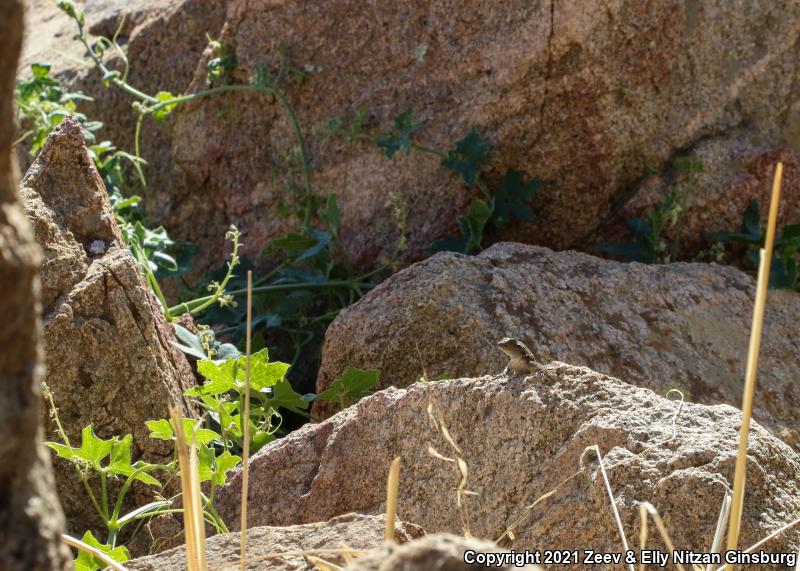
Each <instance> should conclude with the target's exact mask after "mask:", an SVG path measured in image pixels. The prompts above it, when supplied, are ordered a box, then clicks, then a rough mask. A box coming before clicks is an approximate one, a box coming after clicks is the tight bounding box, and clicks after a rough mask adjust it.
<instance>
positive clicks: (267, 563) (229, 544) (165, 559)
mask: <svg viewBox="0 0 800 571" xmlns="http://www.w3.org/2000/svg"><path fill="white" fill-rule="evenodd" d="M385 528H386V518H385V517H384V516H365V515H358V514H347V515H342V516H339V517H336V518H333V519H331V520H330V521H326V522H320V523H311V524H307V525H294V526H289V527H254V528H250V529H248V531H247V555H248V565H247V569H249V570H251V571H259V570H265V571H266V570H268V569H269V570H270V571H313V570H314V569H317V566H315V565H314V564H313V563H311V562H310V561H309V560H308V559H306V557H305V554H307V555H312V556H316V557H319V558H320V559H323V560H325V561H329V562H331V563H334V564H339V565H341V564H342V563H343V561H344V560H343V558H342V556H341V554H339V553H336V550H341V549H343V548H345V549H346V548H350V549H353V550H355V551H362V550H367V549H372V548H373V547H376V546H378V545H380V544H381V542H382V541H383V533H384V529H385ZM422 533H423V532H422V530H421V529H420V528H419V527H418V526H415V525H413V524H408V523H404V522H396V523H395V537H396V539H397V541H399V542H401V543H405V542H408V541H410V540H412V539H414V538H416V537H419V536H421V535H422ZM240 540H241V537H240V534H239V533H228V534H223V535H215V536H214V537H211V538H209V539H208V540H207V542H206V556H207V558H208V564H209V566H210V567H211V568H214V569H220V570H230V571H233V570H235V569H239V563H238V562H239V553H240V551H239V549H240ZM226 563H227V565H226ZM125 567H126V568H127V569H129V570H130V571H183V570H184V569H186V549H185V548H184V547H177V548H175V549H171V550H169V551H165V552H164V553H159V554H157V555H150V556H148V557H142V558H140V559H135V560H133V561H129V562H127V563H125Z"/></svg>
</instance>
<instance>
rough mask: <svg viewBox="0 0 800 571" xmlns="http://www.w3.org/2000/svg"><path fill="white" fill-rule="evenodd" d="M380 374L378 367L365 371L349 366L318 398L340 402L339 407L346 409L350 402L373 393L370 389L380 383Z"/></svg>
mask: <svg viewBox="0 0 800 571" xmlns="http://www.w3.org/2000/svg"><path fill="white" fill-rule="evenodd" d="M379 376H380V372H379V371H378V370H376V369H371V370H367V371H364V370H361V369H355V368H352V367H348V368H347V369H346V370H345V371H344V373H342V375H341V376H340V377H338V378H337V379H336V380H334V381H333V382H332V383H331V385H330V387H328V388H327V389H325V390H324V391H322V392H321V393H319V394H318V395H317V398H318V399H320V400H325V401H330V402H335V403H338V405H339V408H340V409H344V408H345V407H347V405H348V404H350V403H352V402H354V401H357V400H360V399H362V398H364V397H365V396H369V395H371V394H372V392H371V390H370V389H372V388H374V387H375V385H377V384H378V377H379Z"/></svg>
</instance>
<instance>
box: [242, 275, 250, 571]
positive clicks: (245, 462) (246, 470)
mask: <svg viewBox="0 0 800 571" xmlns="http://www.w3.org/2000/svg"><path fill="white" fill-rule="evenodd" d="M252 325H253V271H252V270H248V271H247V331H246V334H245V372H244V411H243V413H242V500H241V502H242V503H241V516H242V519H241V522H240V524H239V528H240V529H241V532H240V534H239V540H240V544H239V552H240V553H239V559H241V566H240V567H239V569H240V571H245V569H246V567H247V563H246V561H247V494H248V490H249V484H250V349H251V344H250V342H251V338H252V331H251V330H252Z"/></svg>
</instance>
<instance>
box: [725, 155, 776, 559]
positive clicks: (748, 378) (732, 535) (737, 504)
mask: <svg viewBox="0 0 800 571" xmlns="http://www.w3.org/2000/svg"><path fill="white" fill-rule="evenodd" d="M782 174H783V164H782V163H778V165H777V167H776V168H775V179H774V180H773V182H772V199H771V201H770V205H769V221H768V223H767V236H766V240H765V242H764V248H762V249H761V252H760V254H761V260H760V264H759V267H758V282H757V286H756V302H755V308H754V310H753V326H752V329H751V330H750V347H749V349H748V352H747V369H746V373H745V383H744V398H743V400H742V426H741V429H740V431H739V452H738V454H737V456H736V471H735V473H734V477H733V501H732V503H731V515H730V524H729V527H728V549H729V550H734V549H736V547H737V546H738V545H739V531H740V529H741V524H742V506H743V504H744V489H745V472H746V469H747V444H748V437H749V435H750V418H751V416H752V414H753V397H754V394H755V390H756V371H757V369H758V352H759V349H760V348H761V331H762V328H763V325H764V307H765V305H766V302H767V287H768V286H769V270H770V265H771V262H772V247H773V244H774V242H775V225H776V222H777V218H778V203H779V201H780V195H781V176H782ZM728 568H729V569H731V568H732V567H731V566H730V565H729V566H728Z"/></svg>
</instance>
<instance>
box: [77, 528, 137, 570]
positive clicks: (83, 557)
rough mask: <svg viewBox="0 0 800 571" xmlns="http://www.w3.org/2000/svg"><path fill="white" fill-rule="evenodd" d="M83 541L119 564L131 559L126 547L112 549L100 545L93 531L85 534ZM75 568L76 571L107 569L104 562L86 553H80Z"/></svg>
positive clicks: (105, 544) (108, 546)
mask: <svg viewBox="0 0 800 571" xmlns="http://www.w3.org/2000/svg"><path fill="white" fill-rule="evenodd" d="M81 541H83V542H84V543H86V544H88V545H91V546H92V547H96V548H97V549H99V550H100V551H102V552H103V553H105V554H106V555H107V556H108V557H110V558H111V559H113V560H114V561H116V562H117V563H125V562H126V561H128V560H129V559H130V558H131V554H130V553H129V552H128V549H127V548H126V547H125V546H124V545H120V546H119V547H112V546H111V545H109V544H108V543H100V541H99V540H98V539H97V538H96V537H95V536H94V534H92V532H91V531H87V532H86V533H84V534H83V537H82V538H81ZM74 566H75V571H101V570H102V569H105V568H106V567H107V566H106V564H105V563H104V562H103V561H100V560H99V559H98V558H97V557H94V556H92V555H90V554H89V553H86V552H85V551H80V552H78V557H77V558H76V559H75V561H74Z"/></svg>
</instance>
